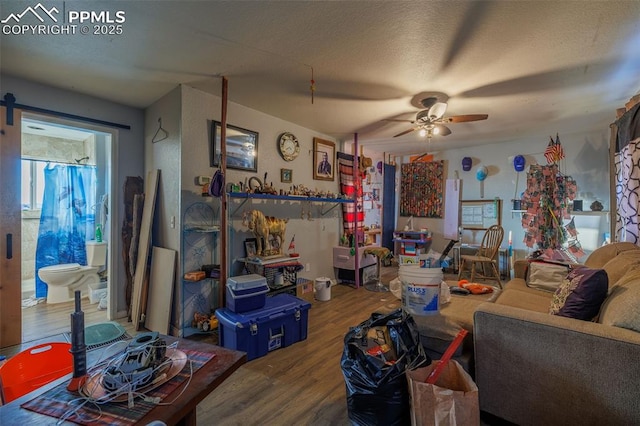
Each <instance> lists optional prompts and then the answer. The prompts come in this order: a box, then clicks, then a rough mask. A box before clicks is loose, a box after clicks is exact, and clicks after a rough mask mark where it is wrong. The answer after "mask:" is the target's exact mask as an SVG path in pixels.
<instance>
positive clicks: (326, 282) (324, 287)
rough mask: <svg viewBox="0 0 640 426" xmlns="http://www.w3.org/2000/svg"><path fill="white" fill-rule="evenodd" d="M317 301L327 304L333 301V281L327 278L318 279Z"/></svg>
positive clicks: (316, 287)
mask: <svg viewBox="0 0 640 426" xmlns="http://www.w3.org/2000/svg"><path fill="white" fill-rule="evenodd" d="M314 288H315V290H316V300H319V301H321V302H326V301H328V300H331V280H330V279H329V278H327V277H319V278H316V284H315V287H314Z"/></svg>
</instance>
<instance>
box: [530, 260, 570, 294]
mask: <svg viewBox="0 0 640 426" xmlns="http://www.w3.org/2000/svg"><path fill="white" fill-rule="evenodd" d="M569 270H570V267H569V266H568V265H562V264H558V263H552V262H545V261H542V260H532V261H531V262H530V263H529V268H528V269H527V280H526V283H527V287H531V288H536V289H538V290H545V291H551V292H554V291H556V289H557V288H558V286H559V285H560V284H562V281H564V279H565V278H566V277H567V274H568V273H569Z"/></svg>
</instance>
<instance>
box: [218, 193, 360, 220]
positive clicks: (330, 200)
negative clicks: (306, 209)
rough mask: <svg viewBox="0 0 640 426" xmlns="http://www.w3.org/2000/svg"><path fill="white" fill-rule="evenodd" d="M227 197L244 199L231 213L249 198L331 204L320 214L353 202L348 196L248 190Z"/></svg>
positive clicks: (229, 194)
mask: <svg viewBox="0 0 640 426" xmlns="http://www.w3.org/2000/svg"><path fill="white" fill-rule="evenodd" d="M227 195H228V197H229V198H238V199H243V200H244V201H243V202H242V203H241V204H240V205H239V206H238V207H237V208H236V209H235V210H234V211H233V212H232V213H231V215H232V216H233V214H235V212H236V211H238V210H239V209H240V208H242V206H243V205H244V204H245V203H246V202H247V201H248V200H251V199H254V200H280V201H300V202H302V201H306V202H311V203H329V204H332V206H331V207H330V208H329V209H328V210H326V211H325V210H323V211H322V212H321V215H323V216H324V215H326V214H327V213H329V212H330V211H331V210H333V209H334V208H335V207H337V206H338V205H340V204H344V203H353V202H354V200H351V199H348V198H325V197H307V196H306V195H276V194H254V193H249V192H229V193H227Z"/></svg>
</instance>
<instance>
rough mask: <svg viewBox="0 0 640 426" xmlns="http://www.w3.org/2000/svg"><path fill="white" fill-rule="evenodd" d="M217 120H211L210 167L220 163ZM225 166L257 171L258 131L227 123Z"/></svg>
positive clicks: (220, 130) (218, 125) (219, 130)
mask: <svg viewBox="0 0 640 426" xmlns="http://www.w3.org/2000/svg"><path fill="white" fill-rule="evenodd" d="M221 134H222V128H221V125H220V122H219V121H212V122H211V146H212V147H211V161H210V163H211V167H217V166H218V165H219V164H220V154H221V151H220V135H221ZM226 136H227V168H230V169H237V170H247V171H250V172H257V171H258V132H254V131H251V130H247V129H243V128H241V127H236V126H232V125H230V124H227V135H226Z"/></svg>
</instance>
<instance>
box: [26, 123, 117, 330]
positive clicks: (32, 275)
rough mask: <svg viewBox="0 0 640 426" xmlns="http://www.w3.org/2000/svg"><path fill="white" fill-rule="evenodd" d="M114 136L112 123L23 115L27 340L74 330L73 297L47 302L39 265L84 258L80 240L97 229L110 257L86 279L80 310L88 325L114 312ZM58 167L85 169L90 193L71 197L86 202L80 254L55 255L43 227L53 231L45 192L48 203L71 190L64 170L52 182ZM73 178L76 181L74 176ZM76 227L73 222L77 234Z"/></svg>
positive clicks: (73, 170)
mask: <svg viewBox="0 0 640 426" xmlns="http://www.w3.org/2000/svg"><path fill="white" fill-rule="evenodd" d="M115 137H116V134H115V132H113V131H111V130H110V129H105V128H100V127H97V126H93V125H89V124H86V123H81V122H77V121H70V120H63V119H59V118H55V117H50V116H42V115H37V114H32V113H26V112H25V113H23V114H22V119H21V154H20V159H21V200H20V209H21V249H20V254H21V282H22V285H21V301H22V306H21V309H22V342H23V343H24V342H30V341H36V340H39V339H42V338H45V337H50V336H53V335H57V334H61V333H65V332H68V331H69V329H70V314H71V312H73V310H74V304H73V302H63V303H56V304H47V303H46V291H47V285H46V284H45V283H44V282H43V281H42V280H40V279H39V277H38V269H39V268H41V267H43V266H45V265H49V264H57V263H62V264H66V263H80V264H85V262H83V260H84V259H85V258H82V256H84V255H85V253H84V251H83V250H82V249H83V248H84V245H83V244H80V243H82V242H83V241H82V240H85V241H86V240H92V239H95V238H96V234H95V233H96V229H97V228H99V233H100V234H101V235H100V237H101V238H102V239H103V241H104V242H106V243H107V256H106V258H105V262H104V266H100V267H99V270H98V277H99V280H100V281H99V282H98V280H96V282H95V283H93V282H92V284H89V285H85V286H83V296H84V297H83V300H82V310H83V311H84V312H85V325H90V324H92V323H96V322H104V321H107V319H108V318H109V317H113V315H110V311H109V310H110V309H111V305H112V304H110V303H109V296H108V295H109V293H111V288H110V287H111V281H110V280H109V277H113V276H114V274H113V271H112V265H114V261H115V259H117V258H116V257H115V256H114V254H113V250H111V248H112V247H115V246H116V245H115V244H111V242H112V241H114V240H113V238H114V237H115V235H116V234H115V233H114V232H113V226H112V223H115V222H114V221H113V215H112V214H111V212H112V211H113V209H112V205H111V199H112V197H111V194H112V193H113V188H114V185H113V176H115V171H114V170H113V168H114V167H113V166H114V163H113V158H115V156H114V147H115ZM54 170H55V171H56V173H59V174H60V173H61V174H64V173H71V174H75V173H82V174H83V176H85V177H84V180H81V182H82V185H83V192H84V193H86V195H83V197H82V198H81V199H77V198H76V196H75V195H74V198H73V199H74V206H76V205H78V206H82V205H83V204H85V205H86V206H85V211H86V215H85V214H83V217H84V222H83V224H82V229H83V232H84V234H83V235H82V237H80V241H79V244H76V246H77V247H78V251H82V256H81V258H82V260H64V258H63V257H62V256H61V257H60V259H61V260H51V253H55V252H56V251H57V250H55V249H54V248H53V247H47V244H48V240H47V239H45V238H44V237H43V235H44V234H45V233H47V232H49V233H50V232H51V231H50V230H49V229H47V228H46V226H47V225H45V223H46V220H45V221H42V220H41V213H42V211H43V202H45V197H44V195H45V192H46V191H47V200H48V201H46V202H47V203H49V202H50V200H51V198H54V199H56V200H58V199H62V198H63V197H65V196H67V194H73V191H74V188H72V185H73V184H69V186H66V185H67V184H65V183H64V182H65V179H66V177H63V178H62V179H58V181H59V183H57V184H56V183H53V184H52V181H54V179H52V178H51V173H53V171H54ZM45 175H46V176H47V178H46V179H45ZM45 180H46V185H45ZM69 181H70V182H75V181H76V180H74V179H71V178H70V179H69ZM56 185H57V187H56ZM50 191H55V193H54V194H52V193H50ZM76 200H77V201H76ZM45 208H47V210H46V211H47V212H48V214H47V216H49V215H50V214H51V211H50V210H49V209H48V207H47V206H45ZM54 221H56V222H57V220H54ZM76 231H77V229H74V232H75V233H77V232H76ZM80 246H82V248H80ZM54 257H55V256H54ZM43 259H44V260H43ZM43 262H44V263H43ZM47 262H48V263H47ZM114 288H115V286H114ZM43 296H44V297H43Z"/></svg>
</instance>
